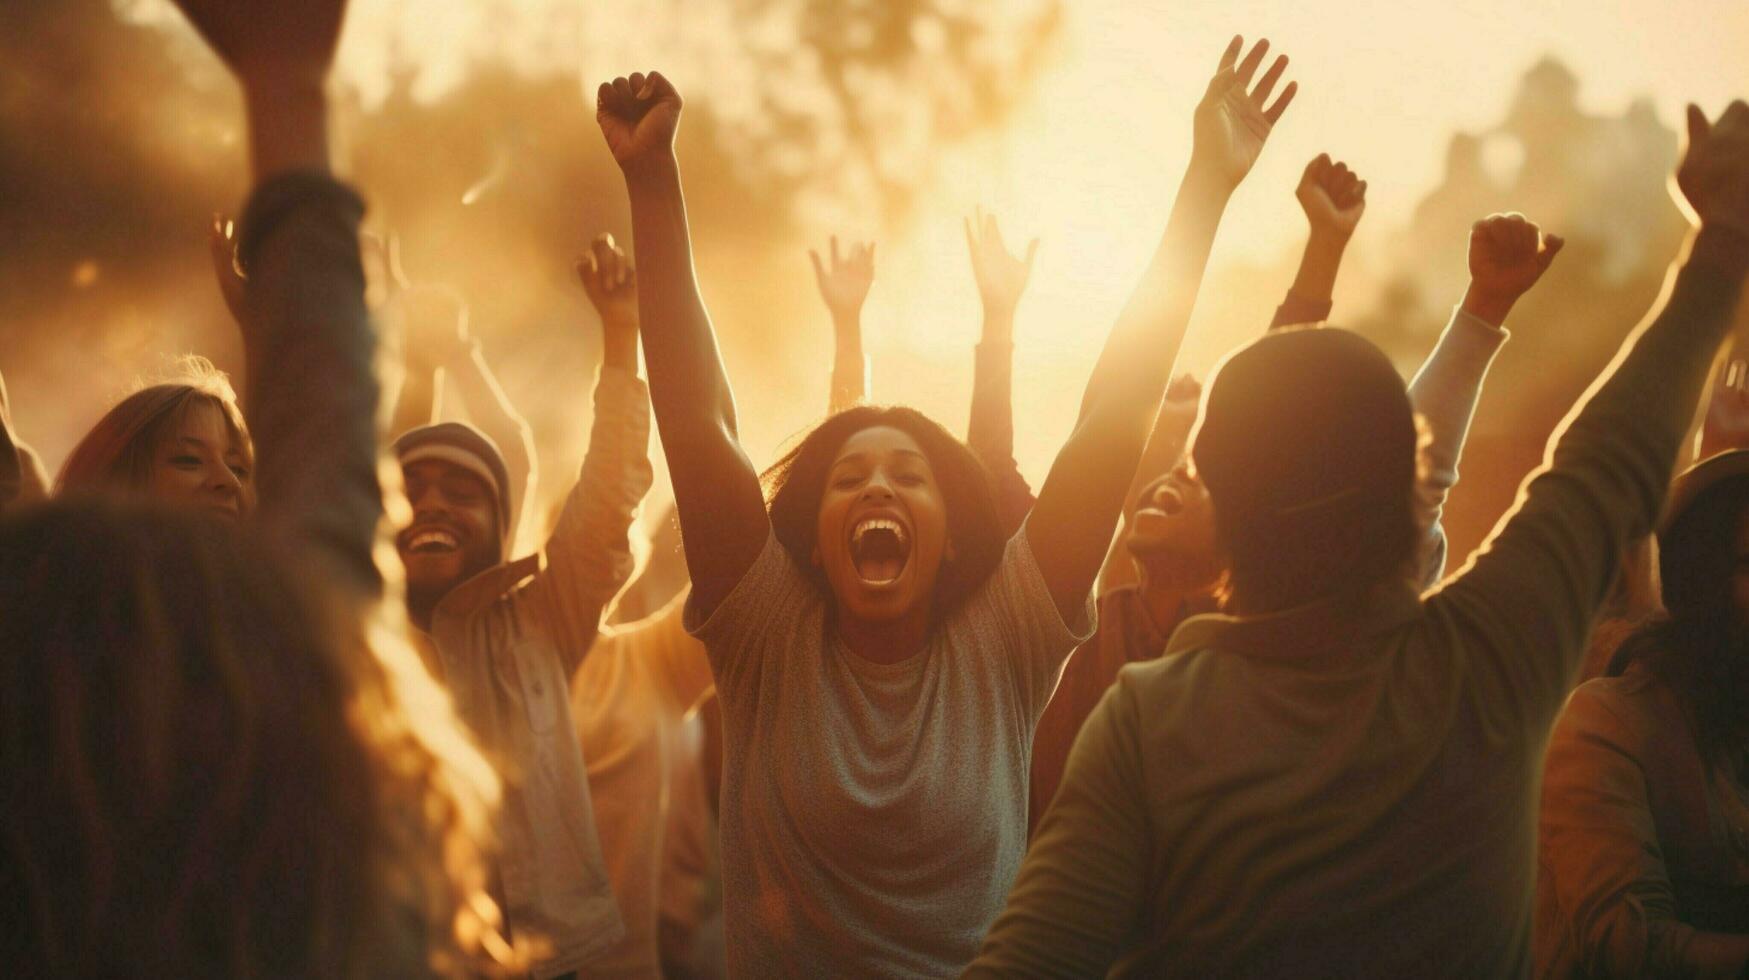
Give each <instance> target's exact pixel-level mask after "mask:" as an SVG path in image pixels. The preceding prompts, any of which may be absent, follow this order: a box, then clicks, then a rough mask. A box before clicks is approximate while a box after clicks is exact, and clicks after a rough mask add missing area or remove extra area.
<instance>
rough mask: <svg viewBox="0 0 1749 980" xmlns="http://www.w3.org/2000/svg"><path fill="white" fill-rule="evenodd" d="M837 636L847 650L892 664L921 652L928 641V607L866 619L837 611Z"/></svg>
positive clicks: (863, 657)
mask: <svg viewBox="0 0 1749 980" xmlns="http://www.w3.org/2000/svg"><path fill="white" fill-rule="evenodd" d="M836 619H837V630H838V638H839V639H840V640H842V641H843V642H844V645H845V646H846V647H849V648H850V652H851V653H854V654H856V655H857V656H859V657H861V658H862V659H864V660H867V661H870V662H872V663H877V664H896V663H899V662H900V661H903V660H909V659H910V658H912V657H914V656H916V655H917V654H919V653H921V652H922V651H923V646H924V644H925V643H927V642H928V641H929V610H928V609H927V608H922V609H916V610H913V611H911V612H909V613H906V614H905V615H903V616H900V617H899V618H897V619H887V620H880V621H873V622H871V621H869V620H865V619H857V618H856V617H854V616H847V615H845V614H844V612H843V610H839V612H838V615H837V617H836Z"/></svg>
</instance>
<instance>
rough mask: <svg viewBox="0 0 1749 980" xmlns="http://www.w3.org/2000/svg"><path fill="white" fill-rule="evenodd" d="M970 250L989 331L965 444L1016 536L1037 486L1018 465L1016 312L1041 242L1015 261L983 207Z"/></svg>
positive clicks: (977, 364) (971, 221)
mask: <svg viewBox="0 0 1749 980" xmlns="http://www.w3.org/2000/svg"><path fill="white" fill-rule="evenodd" d="M965 226H966V248H967V249H968V250H970V252H971V254H972V276H973V278H974V279H976V280H977V283H978V299H979V301H980V303H981V304H982V306H983V308H984V328H983V333H982V335H981V336H980V337H979V339H978V349H977V352H976V354H975V361H974V363H973V369H972V418H971V421H970V422H969V423H968V424H967V426H966V444H967V445H968V446H970V447H972V452H974V453H976V454H977V455H978V458H979V459H980V460H982V461H983V463H984V466H985V468H986V469H988V470H989V471H990V483H991V485H992V487H993V488H994V489H995V491H996V505H997V508H998V509H999V510H1000V511H1001V518H1002V529H1003V530H1005V531H1007V532H1008V533H1009V534H1013V533H1014V532H1015V531H1017V530H1019V529H1020V525H1021V522H1023V521H1025V520H1026V515H1027V514H1029V513H1031V511H1032V504H1033V496H1032V488H1031V487H1029V486H1027V484H1026V478H1025V477H1023V476H1021V475H1020V466H1019V464H1017V463H1015V461H1014V398H1013V380H1014V310H1015V308H1016V307H1018V306H1019V305H1020V294H1021V293H1023V292H1025V291H1026V281H1027V279H1028V278H1030V277H1031V275H1032V259H1033V256H1034V255H1037V254H1038V239H1036V238H1035V239H1033V240H1032V243H1031V244H1029V245H1027V247H1026V258H1024V259H1020V258H1016V257H1015V256H1014V255H1013V254H1012V253H1011V252H1009V251H1008V246H1006V245H1004V244H1003V242H1002V230H1001V229H1000V228H998V227H997V226H996V216H995V215H993V214H985V213H984V212H983V210H982V209H979V210H978V212H977V213H976V214H975V215H973V216H972V217H970V218H967V219H966V222H965Z"/></svg>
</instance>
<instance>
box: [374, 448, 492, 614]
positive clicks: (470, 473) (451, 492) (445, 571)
mask: <svg viewBox="0 0 1749 980" xmlns="http://www.w3.org/2000/svg"><path fill="white" fill-rule="evenodd" d="M394 451H395V456H396V458H398V459H399V460H400V461H401V476H402V479H403V481H404V482H405V485H406V488H407V502H408V503H409V504H411V505H412V508H413V519H412V522H411V523H409V524H408V525H407V526H406V527H404V528H402V529H401V531H400V533H399V534H397V535H396V537H395V548H396V550H397V551H398V552H400V555H401V562H402V564H404V565H405V566H406V568H407V601H408V606H409V608H412V609H415V610H427V611H428V610H429V609H430V608H431V607H433V606H434V605H436V603H437V602H438V601H439V600H441V599H442V598H443V597H444V596H445V595H448V594H449V591H450V590H451V589H453V588H455V587H456V586H458V585H460V584H462V583H463V582H465V581H467V580H468V579H470V578H472V577H473V576H475V575H477V574H479V573H480V572H483V571H485V570H486V569H488V568H491V567H492V566H494V565H497V564H498V563H500V562H502V561H503V560H504V559H505V556H506V554H507V552H508V538H509V530H510V497H509V492H508V491H509V486H510V477H509V475H508V472H509V471H508V470H507V469H506V467H505V465H504V456H503V454H502V453H500V452H499V451H498V447H497V445H496V444H494V443H493V442H492V440H491V439H490V438H488V437H487V436H486V434H485V433H483V432H481V431H479V430H478V429H475V428H474V427H473V426H470V425H466V424H464V423H461V422H442V423H439V424H437V425H426V426H421V427H419V428H417V429H412V430H409V431H408V432H407V433H405V434H404V435H402V436H401V437H400V438H399V439H396V440H395V450H394Z"/></svg>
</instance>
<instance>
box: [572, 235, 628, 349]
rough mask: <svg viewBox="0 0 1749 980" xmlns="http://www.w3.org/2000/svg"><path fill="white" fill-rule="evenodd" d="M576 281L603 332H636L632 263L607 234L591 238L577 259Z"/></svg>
mask: <svg viewBox="0 0 1749 980" xmlns="http://www.w3.org/2000/svg"><path fill="white" fill-rule="evenodd" d="M577 279H578V281H579V282H581V283H582V284H583V292H584V293H585V294H587V295H588V297H589V303H590V305H592V306H594V307H595V312H596V313H599V314H600V315H601V325H602V327H603V329H607V330H613V329H622V328H629V329H631V330H636V329H637V328H638V277H637V273H636V272H635V271H634V270H633V269H632V260H631V259H630V258H628V257H627V256H626V253H625V251H624V250H623V249H621V248H620V247H619V245H618V244H617V243H616V242H614V240H613V236H612V235H610V234H608V233H607V232H605V231H604V232H602V233H601V234H599V235H597V236H595V242H594V243H593V244H591V245H590V246H589V251H588V252H585V253H584V255H583V257H582V258H581V259H578V260H577Z"/></svg>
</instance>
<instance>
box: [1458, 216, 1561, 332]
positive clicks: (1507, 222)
mask: <svg viewBox="0 0 1749 980" xmlns="http://www.w3.org/2000/svg"><path fill="white" fill-rule="evenodd" d="M1565 244H1566V242H1565V241H1564V240H1562V239H1561V238H1560V237H1559V236H1557V235H1545V234H1543V233H1542V231H1541V229H1539V228H1537V226H1536V224H1535V223H1534V222H1532V221H1530V220H1529V219H1527V218H1525V216H1524V215H1522V214H1519V213H1518V212H1516V211H1514V212H1510V213H1508V214H1491V215H1489V216H1487V217H1486V218H1483V219H1482V220H1481V221H1478V222H1476V223H1475V225H1474V226H1473V227H1472V228H1471V229H1470V288H1469V292H1467V293H1466V294H1465V295H1464V310H1465V311H1467V312H1469V313H1470V314H1472V315H1474V316H1477V317H1480V318H1481V319H1483V320H1486V321H1488V322H1489V323H1492V324H1494V325H1495V326H1499V325H1500V324H1501V323H1502V322H1504V321H1505V319H1506V314H1507V313H1508V312H1509V311H1511V309H1512V304H1513V303H1516V302H1517V301H1518V297H1520V296H1523V295H1524V294H1525V293H1527V292H1529V291H1530V287H1532V286H1534V285H1536V282H1537V280H1538V279H1541V278H1542V274H1543V273H1544V272H1546V271H1548V268H1549V263H1551V262H1553V261H1554V260H1555V256H1556V255H1558V254H1559V253H1560V251H1561V246H1563V245H1565Z"/></svg>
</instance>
